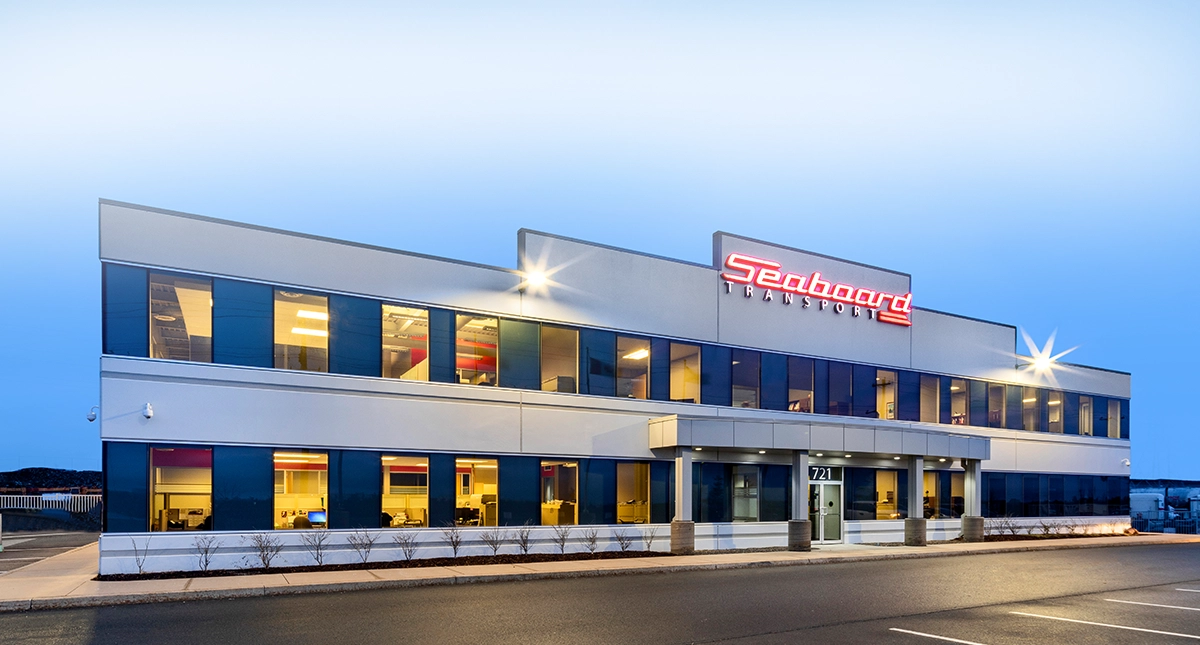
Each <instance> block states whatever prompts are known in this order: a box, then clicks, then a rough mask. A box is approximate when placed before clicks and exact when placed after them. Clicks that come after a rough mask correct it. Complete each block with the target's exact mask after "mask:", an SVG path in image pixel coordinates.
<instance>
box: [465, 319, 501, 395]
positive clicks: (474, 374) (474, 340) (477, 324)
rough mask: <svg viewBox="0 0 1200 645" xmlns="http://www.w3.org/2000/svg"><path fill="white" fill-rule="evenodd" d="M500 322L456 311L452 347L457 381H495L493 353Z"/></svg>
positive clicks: (488, 382)
mask: <svg viewBox="0 0 1200 645" xmlns="http://www.w3.org/2000/svg"><path fill="white" fill-rule="evenodd" d="M498 328H499V322H498V321H497V320H496V319H495V318H489V317H487V316H473V315H470V314H459V315H458V316H457V321H456V329H457V331H456V333H455V335H454V346H455V356H456V359H455V360H456V366H455V367H456V373H457V375H458V382H459V383H467V384H470V385H495V384H496V355H497V347H496V346H497V343H498V338H499V336H498V334H497V329H498Z"/></svg>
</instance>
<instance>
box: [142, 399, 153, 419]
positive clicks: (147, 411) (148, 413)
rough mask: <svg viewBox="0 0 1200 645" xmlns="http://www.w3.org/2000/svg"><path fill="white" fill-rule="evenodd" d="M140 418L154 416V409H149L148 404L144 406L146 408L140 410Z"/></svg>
mask: <svg viewBox="0 0 1200 645" xmlns="http://www.w3.org/2000/svg"><path fill="white" fill-rule="evenodd" d="M142 416H144V417H146V418H147V419H149V418H151V417H153V416H154V408H152V407H150V404H149V403H147V404H146V407H144V408H142Z"/></svg>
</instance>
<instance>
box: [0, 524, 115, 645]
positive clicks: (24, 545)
mask: <svg viewBox="0 0 1200 645" xmlns="http://www.w3.org/2000/svg"><path fill="white" fill-rule="evenodd" d="M99 537H100V534H99V533H81V532H62V533H51V532H34V533H5V534H4V550H3V551H0V575H3V574H4V573H5V572H7V571H12V570H13V569H19V568H21V567H23V566H25V565H29V564H33V563H34V562H37V561H38V560H44V559H45V558H48V557H50V556H52V555H58V554H60V553H65V552H67V551H70V550H71V549H74V548H77V547H81V546H83V545H85V544H91V543H92V542H95V541H96V540H97V539H98V538H99ZM0 584H4V583H3V578H0ZM3 639H4V634H0V642H3Z"/></svg>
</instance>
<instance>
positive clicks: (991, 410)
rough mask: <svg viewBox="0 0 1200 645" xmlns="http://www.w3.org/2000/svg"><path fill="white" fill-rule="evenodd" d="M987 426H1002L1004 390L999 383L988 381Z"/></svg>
mask: <svg viewBox="0 0 1200 645" xmlns="http://www.w3.org/2000/svg"><path fill="white" fill-rule="evenodd" d="M987 389H988V427H989V428H1003V427H1004V391H1005V388H1004V386H1003V385H1001V384H999V383H988V386H987Z"/></svg>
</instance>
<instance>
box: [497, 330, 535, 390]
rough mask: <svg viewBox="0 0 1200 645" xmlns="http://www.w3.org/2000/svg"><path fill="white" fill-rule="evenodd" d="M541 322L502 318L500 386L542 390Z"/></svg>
mask: <svg viewBox="0 0 1200 645" xmlns="http://www.w3.org/2000/svg"><path fill="white" fill-rule="evenodd" d="M539 346H540V342H539V339H538V324H537V323H532V322H525V321H523V320H508V319H501V320H500V386H501V387H515V388H521V389H523V390H540V389H542V379H541V376H542V365H541V359H540V354H539Z"/></svg>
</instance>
